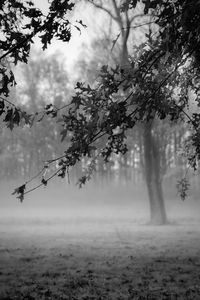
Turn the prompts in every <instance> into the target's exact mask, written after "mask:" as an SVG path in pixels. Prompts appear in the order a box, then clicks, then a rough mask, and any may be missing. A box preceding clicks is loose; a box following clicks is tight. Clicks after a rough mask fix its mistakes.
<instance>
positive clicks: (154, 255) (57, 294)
mask: <svg viewBox="0 0 200 300" xmlns="http://www.w3.org/2000/svg"><path fill="white" fill-rule="evenodd" d="M199 225H200V224H192V223H191V224H190V225H184V223H182V224H179V225H178V224H177V225H176V224H174V225H167V226H161V227H154V226H147V225H142V224H135V223H134V222H133V221H132V220H131V219H126V220H125V219H120V220H119V219H117V220H115V219H112V220H111V221H109V219H105V218H104V219H101V218H99V219H92V218H91V219H89V218H82V219H81V218H79V219H68V220H66V219H51V220H41V219H32V220H31V219H29V220H25V219H24V220H21V221H20V220H17V219H14V220H9V219H4V220H2V221H1V223H0V299H1V300H8V299H20V300H21V299H32V300H33V299H37V300H38V299H74V300H75V299H85V300H86V299H113V300H117V299H200V226H199ZM176 295H177V296H176ZM164 296H165V298H164ZM148 297H149V298H148ZM150 297H151V298H150ZM170 297H171V298H170ZM173 297H174V298H173ZM175 297H176V298H175ZM189 297H190V298H189Z"/></svg>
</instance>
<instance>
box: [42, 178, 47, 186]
mask: <svg viewBox="0 0 200 300" xmlns="http://www.w3.org/2000/svg"><path fill="white" fill-rule="evenodd" d="M41 183H42V184H44V186H47V180H45V179H44V178H42V180H41Z"/></svg>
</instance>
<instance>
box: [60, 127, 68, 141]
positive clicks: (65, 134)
mask: <svg viewBox="0 0 200 300" xmlns="http://www.w3.org/2000/svg"><path fill="white" fill-rule="evenodd" d="M67 131H68V130H67V129H63V130H62V131H61V132H60V135H61V142H63V141H64V139H65V138H66V136H67Z"/></svg>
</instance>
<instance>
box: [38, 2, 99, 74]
mask: <svg viewBox="0 0 200 300" xmlns="http://www.w3.org/2000/svg"><path fill="white" fill-rule="evenodd" d="M33 2H34V3H35V4H36V6H38V7H39V8H41V9H42V10H43V11H44V12H46V11H47V10H48V1H47V0H33ZM71 18H72V21H71V22H72V23H74V24H75V25H78V24H77V23H76V22H75V21H76V20H78V21H79V20H82V22H83V23H84V24H85V25H87V28H83V27H80V28H81V34H80V32H79V31H78V30H77V29H76V28H73V26H72V37H71V39H70V41H69V42H68V43H67V42H65V43H64V42H61V41H57V40H54V41H53V42H52V44H51V45H50V46H49V47H48V49H47V51H46V53H47V54H52V53H53V52H57V51H58V52H61V53H62V54H63V55H64V57H65V58H66V61H65V64H66V68H67V69H68V70H70V69H73V65H74V63H75V62H76V60H77V59H78V58H79V55H80V53H81V52H82V50H83V48H84V47H90V43H91V41H92V39H93V38H94V37H95V35H96V34H97V32H98V30H100V24H102V22H103V19H104V18H105V16H104V14H102V12H101V11H97V10H95V9H94V8H93V7H91V6H88V5H85V4H84V3H82V4H79V5H76V11H75V12H74V14H73V15H72V16H71ZM36 44H37V46H38V47H39V43H36ZM73 71H74V70H73Z"/></svg>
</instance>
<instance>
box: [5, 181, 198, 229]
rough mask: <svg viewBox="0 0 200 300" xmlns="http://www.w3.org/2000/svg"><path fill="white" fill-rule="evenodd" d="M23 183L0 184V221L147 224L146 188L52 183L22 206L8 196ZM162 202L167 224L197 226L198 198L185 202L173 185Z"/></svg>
mask: <svg viewBox="0 0 200 300" xmlns="http://www.w3.org/2000/svg"><path fill="white" fill-rule="evenodd" d="M22 183H23V181H22V180H21V181H14V180H13V181H2V182H1V196H0V199H1V201H0V218H1V220H2V219H5V218H9V219H14V218H15V219H19V220H20V219H27V220H28V219H31V218H41V219H43V221H45V219H50V220H51V221H52V222H53V221H54V220H56V219H66V220H68V219H79V218H85V219H86V218H89V219H91V220H92V219H93V220H95V219H107V220H116V221H117V220H118V219H119V220H122V219H124V220H126V219H127V220H131V221H132V222H133V223H139V224H145V223H147V222H148V221H149V218H150V216H149V214H150V213H149V210H150V209H149V201H148V194H147V190H146V186H145V184H144V183H143V182H141V183H138V185H137V186H136V185H132V184H131V183H130V182H129V183H122V184H120V183H119V182H117V183H115V182H110V183H109V182H107V183H106V182H104V183H103V182H101V181H99V183H98V182H94V181H92V180H91V182H89V183H87V184H86V186H84V187H83V188H81V189H79V188H78V186H77V185H75V183H70V184H69V183H67V182H66V180H59V179H55V180H54V181H51V182H50V183H49V185H48V186H47V187H41V188H39V189H37V190H35V191H33V192H31V193H29V194H27V195H25V199H24V201H23V202H22V203H20V201H19V199H17V198H16V196H15V195H12V192H13V191H14V189H15V188H16V187H18V186H19V185H21V184H22ZM164 198H165V205H166V211H167V216H168V219H169V221H171V222H172V223H173V222H178V223H181V222H183V221H184V222H186V221H188V222H191V221H192V220H193V221H194V222H197V221H198V220H199V216H200V199H198V194H197V195H193V193H192V191H190V193H189V195H188V197H187V198H186V200H185V201H182V200H181V199H180V197H179V195H178V194H177V190H176V181H174V183H171V186H170V187H169V186H165V185H164Z"/></svg>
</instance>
